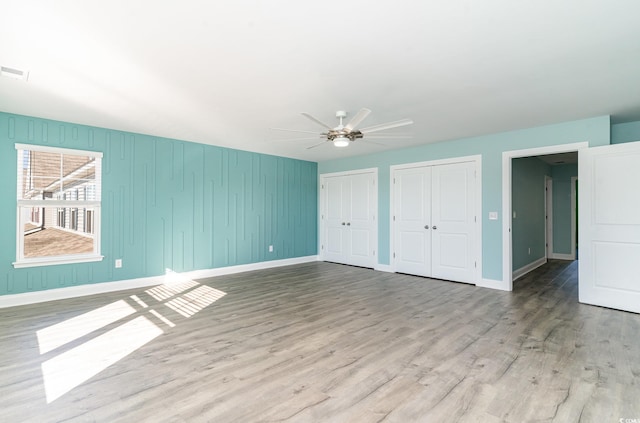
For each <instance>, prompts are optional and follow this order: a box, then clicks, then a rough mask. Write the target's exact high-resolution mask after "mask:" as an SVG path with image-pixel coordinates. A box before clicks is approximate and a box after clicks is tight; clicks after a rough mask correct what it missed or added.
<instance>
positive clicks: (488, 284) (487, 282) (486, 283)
mask: <svg viewBox="0 0 640 423" xmlns="http://www.w3.org/2000/svg"><path fill="white" fill-rule="evenodd" d="M476 286H479V287H480V288H490V289H498V290H500V291H511V289H510V288H509V286H507V285H506V284H505V283H504V281H499V280H495V279H483V278H482V279H480V280H479V281H478V282H477V283H476Z"/></svg>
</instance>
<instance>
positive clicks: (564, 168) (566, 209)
mask: <svg viewBox="0 0 640 423" xmlns="http://www.w3.org/2000/svg"><path fill="white" fill-rule="evenodd" d="M573 176H575V177H577V176H578V165H577V164H564V165H554V166H552V167H551V177H552V178H553V193H552V194H553V252H554V253H556V254H571V177H573Z"/></svg>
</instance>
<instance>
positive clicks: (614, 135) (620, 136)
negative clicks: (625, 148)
mask: <svg viewBox="0 0 640 423" xmlns="http://www.w3.org/2000/svg"><path fill="white" fill-rule="evenodd" d="M633 141H640V121H635V122H627V123H616V124H615V125H611V144H620V143H624V142H633Z"/></svg>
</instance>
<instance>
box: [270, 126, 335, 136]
mask: <svg viewBox="0 0 640 423" xmlns="http://www.w3.org/2000/svg"><path fill="white" fill-rule="evenodd" d="M269 129H271V130H272V131H287V132H302V133H304V134H318V131H302V130H299V129H285V128H269ZM318 135H320V136H322V135H325V134H318Z"/></svg>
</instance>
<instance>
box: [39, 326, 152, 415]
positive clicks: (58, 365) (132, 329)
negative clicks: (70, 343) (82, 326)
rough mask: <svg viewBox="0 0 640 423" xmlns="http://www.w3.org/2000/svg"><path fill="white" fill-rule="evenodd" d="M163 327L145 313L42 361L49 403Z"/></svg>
mask: <svg viewBox="0 0 640 423" xmlns="http://www.w3.org/2000/svg"><path fill="white" fill-rule="evenodd" d="M162 333H163V331H162V329H160V328H159V327H158V326H156V325H155V324H154V323H153V322H151V321H150V320H149V319H147V318H146V317H144V316H139V317H136V318H135V319H133V320H131V321H129V322H127V323H125V324H123V325H121V326H119V327H117V328H115V329H112V330H110V331H109V332H107V333H104V334H102V335H100V336H97V337H95V338H93V339H91V340H90V341H87V342H85V343H84V344H82V345H79V346H77V347H75V348H73V349H71V350H69V351H66V352H64V353H62V354H60V355H57V356H56V357H54V358H52V359H50V360H47V361H45V362H44V363H42V375H43V378H44V387H45V393H46V397H47V403H51V402H52V401H55V400H56V399H58V398H60V397H61V396H62V395H64V394H66V393H67V392H69V391H70V390H71V389H73V388H75V387H76V386H78V385H80V384H81V383H83V382H85V381H87V380H89V379H90V378H91V377H93V376H95V375H97V374H98V373H100V372H101V371H102V370H104V369H106V368H107V367H109V366H111V365H112V364H114V363H116V362H117V361H119V360H120V359H122V358H123V357H126V356H127V355H129V354H131V353H132V352H134V351H135V350H137V349H138V348H140V347H142V346H143V345H144V344H146V343H147V342H149V341H151V340H152V339H154V338H156V337H158V336H159V335H160V334H162Z"/></svg>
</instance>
